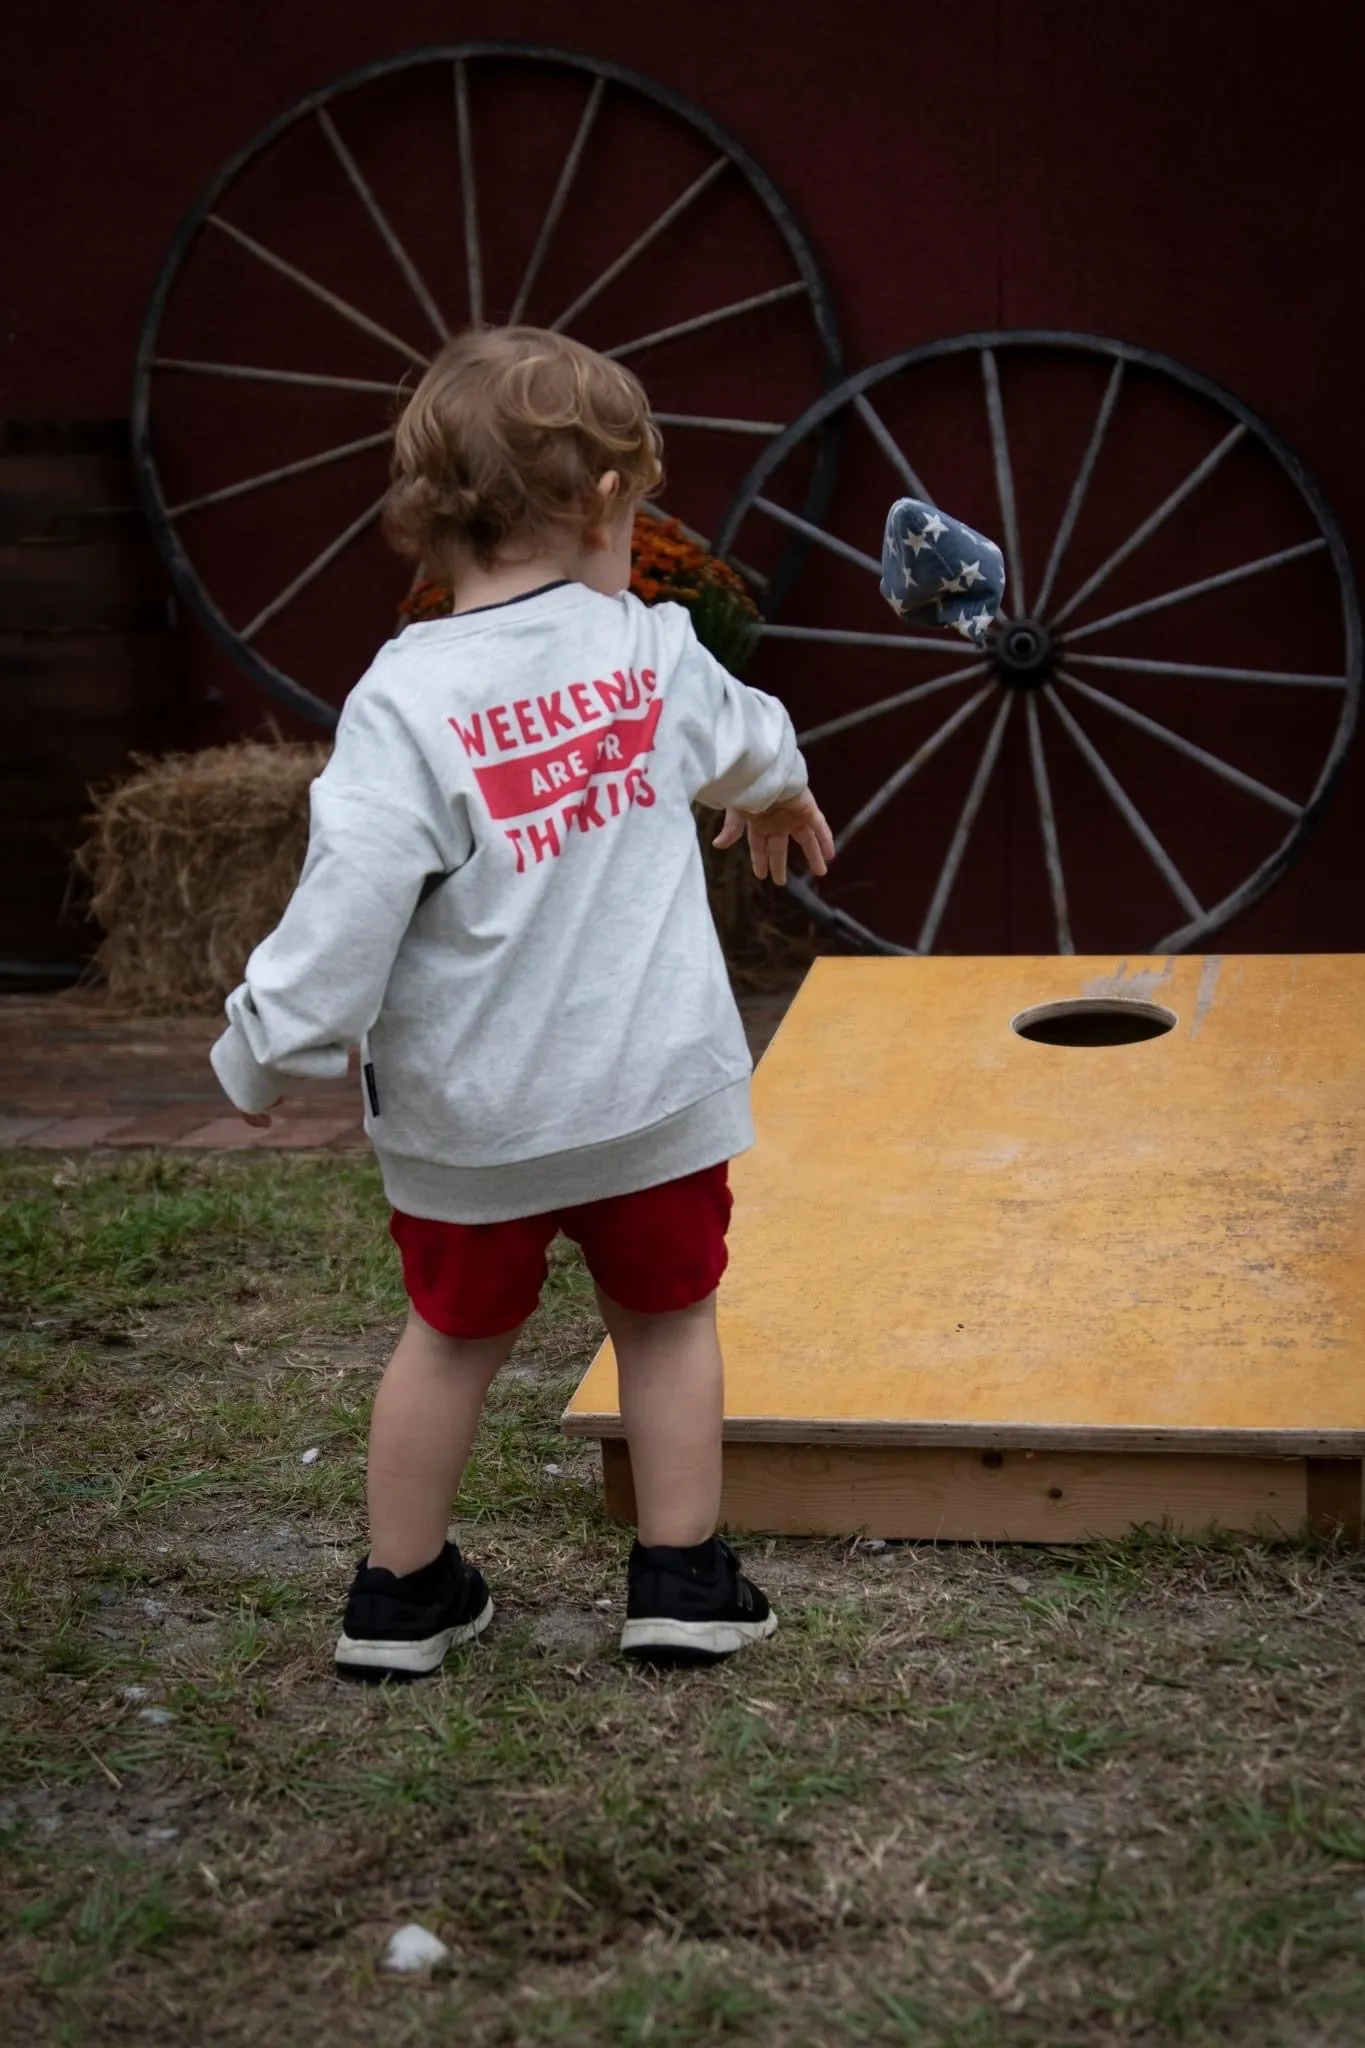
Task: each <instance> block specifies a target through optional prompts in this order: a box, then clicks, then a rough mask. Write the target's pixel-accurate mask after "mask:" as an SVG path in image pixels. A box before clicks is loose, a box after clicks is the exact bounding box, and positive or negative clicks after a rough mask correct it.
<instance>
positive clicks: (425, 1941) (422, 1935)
mask: <svg viewBox="0 0 1365 2048" xmlns="http://www.w3.org/2000/svg"><path fill="white" fill-rule="evenodd" d="M449 1954H450V1950H449V1949H448V1948H447V1947H446V1945H445V1943H444V1942H443V1941H441V1940H440V1939H439V1937H438V1936H436V1935H434V1934H432V1933H430V1932H429V1931H428V1929H427V1928H425V1927H423V1926H421V1925H419V1923H418V1922H417V1921H416V1920H410V1921H409V1922H408V1924H407V1926H406V1927H400V1928H398V1929H397V1931H396V1932H395V1933H393V1934H391V1935H390V1936H389V1945H388V1947H387V1948H386V1949H385V1951H384V1968H385V1969H386V1970H399V1971H402V1972H403V1973H404V1974H405V1975H414V1974H415V1973H416V1972H417V1971H419V1970H434V1969H435V1967H436V1965H437V1963H443V1962H444V1961H445V1959H446V1957H447V1956H448V1955H449Z"/></svg>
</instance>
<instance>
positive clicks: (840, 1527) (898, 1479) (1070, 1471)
mask: <svg viewBox="0 0 1365 2048" xmlns="http://www.w3.org/2000/svg"><path fill="white" fill-rule="evenodd" d="M1363 1471H1365V1466H1363V1465H1362V1461H1361V1460H1360V1459H1359V1458H1292V1457H1273V1456H1263V1457H1229V1456H1227V1455H1224V1454H1219V1453H1217V1452H1203V1453H1199V1452H1190V1451H1183V1450H1182V1451H1166V1452H1161V1451H1129V1452H1090V1453H1087V1452H1083V1451H1075V1450H1051V1451H1042V1450H1040V1451H1013V1452H1003V1451H989V1450H987V1451H980V1450H976V1449H964V1448H956V1449H954V1448H949V1447H947V1446H939V1447H936V1448H929V1447H925V1446H915V1447H910V1446H899V1447H896V1446H880V1447H873V1446H870V1445H865V1444H864V1445H858V1444H842V1445H837V1446H830V1445H820V1444H805V1443H802V1444H793V1443H785V1444H783V1443H752V1442H750V1443H734V1442H731V1443H727V1444H726V1447H725V1454H724V1483H723V1491H722V1497H721V1522H722V1526H723V1527H725V1528H727V1529H731V1530H755V1529H757V1530H763V1531H765V1532H768V1533H771V1534H773V1535H782V1536H850V1535H858V1536H873V1537H885V1538H888V1539H896V1538H899V1539H902V1540H918V1541H922V1542H954V1543H1085V1542H1093V1541H1096V1540H1099V1539H1104V1538H1113V1537H1119V1536H1124V1535H1127V1534H1128V1533H1129V1532H1131V1531H1132V1530H1133V1529H1135V1528H1142V1527H1156V1528H1161V1529H1167V1530H1170V1531H1172V1532H1173V1533H1177V1534H1180V1535H1191V1536H1193V1535H1203V1534H1206V1533H1208V1532H1210V1531H1214V1530H1246V1531H1249V1532H1251V1533H1253V1534H1256V1535H1260V1536H1263V1537H1266V1538H1269V1539H1271V1540H1283V1539H1285V1538H1290V1537H1296V1536H1301V1535H1303V1534H1305V1533H1307V1534H1311V1535H1313V1536H1316V1537H1319V1538H1321V1539H1323V1540H1326V1541H1341V1542H1347V1543H1359V1542H1360V1541H1361V1516H1362V1472H1363ZM602 1477H603V1490H604V1496H605V1501H606V1509H607V1514H608V1515H609V1517H610V1518H611V1520H612V1521H614V1522H622V1523H626V1524H628V1525H633V1524H634V1522H635V1520H636V1511H635V1488H634V1483H633V1481H632V1478H631V1469H630V1452H629V1449H628V1448H627V1446H626V1444H625V1442H624V1440H623V1439H622V1438H620V1437H607V1438H604V1439H603V1442H602Z"/></svg>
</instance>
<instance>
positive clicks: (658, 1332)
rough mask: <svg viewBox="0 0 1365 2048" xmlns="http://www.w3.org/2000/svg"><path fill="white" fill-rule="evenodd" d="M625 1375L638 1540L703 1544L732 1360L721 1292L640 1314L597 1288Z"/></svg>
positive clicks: (712, 1528)
mask: <svg viewBox="0 0 1365 2048" xmlns="http://www.w3.org/2000/svg"><path fill="white" fill-rule="evenodd" d="M597 1299H598V1304H599V1306H600V1308H601V1310H602V1320H603V1321H604V1322H605V1324H606V1326H607V1328H608V1330H609V1331H610V1333H611V1339H612V1342H613V1344H614V1345H615V1347H616V1359H617V1364H618V1367H619V1369H620V1380H621V1420H622V1422H623V1423H624V1424H625V1431H626V1440H627V1442H628V1443H629V1445H630V1465H631V1472H632V1475H633V1477H634V1480H635V1500H636V1506H637V1510H638V1513H639V1517H640V1541H641V1542H642V1543H644V1544H647V1545H650V1546H652V1545H654V1544H656V1543H660V1544H668V1545H670V1546H677V1547H678V1548H685V1547H688V1546H690V1545H692V1544H694V1543H704V1542H705V1541H706V1539H707V1538H708V1537H709V1536H714V1535H715V1533H716V1523H717V1522H718V1521H719V1519H720V1431H721V1417H722V1415H723V1413H724V1409H725V1367H724V1364H723V1362H722V1360H721V1355H720V1341H719V1339H718V1337H717V1335H716V1298H715V1296H714V1294H713V1295H711V1296H710V1297H709V1298H708V1299H707V1300H706V1301H703V1302H699V1303H698V1305H697V1306H696V1308H689V1309H684V1310H683V1311H682V1312H681V1314H678V1315H670V1316H646V1315H640V1314H639V1313H638V1312H637V1311H636V1310H634V1309H628V1308H622V1307H621V1305H620V1303H619V1302H615V1301H610V1300H608V1298H607V1296H606V1295H604V1294H603V1293H602V1292H601V1290H600V1289H599V1290H598V1296H597Z"/></svg>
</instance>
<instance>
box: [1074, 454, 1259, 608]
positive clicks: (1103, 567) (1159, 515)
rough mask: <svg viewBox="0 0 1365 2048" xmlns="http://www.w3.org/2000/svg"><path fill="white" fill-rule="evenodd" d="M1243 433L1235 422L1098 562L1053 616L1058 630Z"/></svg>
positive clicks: (1154, 530)
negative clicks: (1092, 573) (1153, 508)
mask: <svg viewBox="0 0 1365 2048" xmlns="http://www.w3.org/2000/svg"><path fill="white" fill-rule="evenodd" d="M1246 431H1247V430H1246V428H1245V427H1244V426H1243V425H1242V424H1241V422H1240V421H1239V422H1238V424H1237V425H1236V426H1235V427H1234V428H1233V429H1232V431H1231V432H1230V433H1228V434H1225V435H1224V436H1223V438H1222V440H1221V441H1220V442H1219V443H1218V446H1217V447H1216V448H1213V449H1210V451H1209V453H1208V454H1207V455H1206V456H1205V457H1204V460H1203V461H1202V462H1201V463H1199V464H1198V465H1197V466H1196V467H1195V468H1194V469H1192V470H1191V471H1190V473H1189V475H1188V476H1187V477H1186V478H1185V480H1184V482H1183V483H1179V484H1177V485H1176V487H1175V489H1174V490H1173V491H1172V492H1171V494H1170V496H1169V497H1168V498H1164V499H1163V500H1162V502H1161V503H1160V504H1159V505H1158V506H1157V508H1156V510H1155V512H1149V513H1148V515H1147V517H1146V518H1145V519H1144V520H1143V522H1142V524H1141V526H1139V527H1137V528H1136V529H1135V531H1134V532H1132V533H1130V534H1129V536H1128V538H1127V540H1126V541H1124V543H1123V545H1122V547H1117V548H1115V550H1114V552H1113V554H1112V555H1110V557H1109V559H1108V561H1106V562H1101V563H1100V566H1099V568H1098V569H1096V571H1095V573H1094V575H1093V576H1088V577H1087V578H1086V580H1085V582H1084V583H1083V584H1082V585H1081V587H1080V589H1079V590H1078V591H1076V592H1075V594H1074V595H1073V596H1071V597H1069V598H1068V599H1067V601H1066V603H1065V604H1064V605H1063V606H1062V607H1061V609H1060V610H1059V611H1058V612H1057V613H1056V614H1055V615H1054V618H1053V624H1054V625H1058V626H1059V625H1060V624H1061V623H1062V620H1063V619H1069V618H1070V616H1071V614H1072V613H1073V612H1074V611H1077V610H1079V608H1080V607H1081V605H1083V604H1084V603H1085V601H1086V599H1087V598H1088V597H1093V595H1094V593H1095V592H1096V591H1097V590H1098V589H1099V587H1100V585H1101V584H1102V583H1106V582H1107V581H1108V580H1109V578H1110V576H1112V575H1113V573H1114V571H1115V569H1117V568H1118V567H1119V566H1120V565H1121V564H1122V563H1124V562H1126V561H1127V560H1128V558H1129V556H1130V555H1135V554H1136V553H1137V551H1138V549H1139V548H1140V547H1141V546H1142V545H1143V543H1144V541H1148V540H1150V539H1151V537H1152V535H1153V534H1154V533H1155V532H1156V531H1157V529H1158V527H1161V526H1164V525H1165V524H1166V521H1167V520H1168V519H1169V518H1170V516H1171V514H1172V513H1173V512H1175V511H1176V510H1177V509H1178V508H1179V507H1180V506H1181V505H1183V504H1184V502H1185V500H1186V498H1188V497H1189V496H1190V495H1191V494H1192V493H1193V492H1195V491H1197V490H1198V489H1199V486H1200V485H1201V484H1202V483H1203V482H1204V481H1205V480H1206V478H1208V477H1210V476H1212V475H1213V472H1214V470H1215V469H1217V467H1218V465H1219V463H1220V462H1221V461H1222V460H1223V458H1224V456H1226V455H1230V454H1231V453H1232V451H1233V449H1234V448H1235V447H1236V446H1237V443H1238V442H1239V441H1242V440H1245V438H1246Z"/></svg>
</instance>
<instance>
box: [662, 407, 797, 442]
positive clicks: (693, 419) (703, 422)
mask: <svg viewBox="0 0 1365 2048" xmlns="http://www.w3.org/2000/svg"><path fill="white" fill-rule="evenodd" d="M654 418H655V420H656V421H657V422H658V424H659V425H660V426H661V427H704V428H705V429H706V431H707V432H708V433H714V434H762V435H763V436H764V437H765V438H766V439H771V438H772V437H773V436H774V435H776V434H785V433H786V431H787V429H786V426H785V424H784V422H783V421H781V420H727V419H720V418H717V417H716V416H715V415H713V414H711V413H701V412H656V413H655V414H654Z"/></svg>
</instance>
